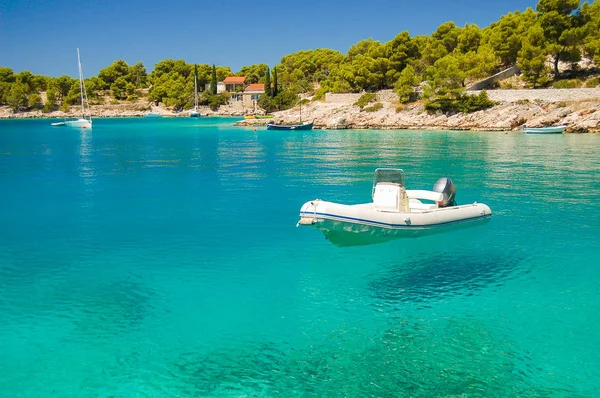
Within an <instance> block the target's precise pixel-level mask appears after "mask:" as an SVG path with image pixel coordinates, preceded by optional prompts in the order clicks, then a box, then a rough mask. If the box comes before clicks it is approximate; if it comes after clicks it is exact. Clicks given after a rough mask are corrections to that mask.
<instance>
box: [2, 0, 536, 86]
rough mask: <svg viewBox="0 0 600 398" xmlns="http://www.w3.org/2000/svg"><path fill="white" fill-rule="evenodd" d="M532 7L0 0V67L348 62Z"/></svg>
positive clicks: (447, 1)
mask: <svg viewBox="0 0 600 398" xmlns="http://www.w3.org/2000/svg"><path fill="white" fill-rule="evenodd" d="M536 3H537V1H535V0H500V1H489V0H429V1H428V0H424V1H414V0H371V1H357V0H345V1H329V0H298V1H293V2H288V1H281V0H280V1H273V0H262V1H246V0H237V1H223V0H213V1H210V2H207V1H191V0H180V1H158V0H145V1H140V0H132V1H128V0H117V1H115V0H77V1H74V0H56V1H50V0H2V1H1V2H0V66H6V67H10V68H13V70H14V71H15V72H20V71H23V70H29V71H31V72H32V73H35V74H43V75H48V76H60V75H63V74H66V75H69V76H73V77H76V76H77V61H76V57H77V55H76V48H77V47H79V48H80V50H81V56H82V63H83V65H84V74H85V75H86V76H92V75H96V74H98V71H99V70H100V69H102V68H104V67H106V66H108V65H110V64H111V63H112V62H113V61H115V60H118V59H124V60H125V61H127V63H129V64H135V63H136V62H138V61H142V62H143V63H144V65H145V66H146V69H147V70H148V72H150V71H151V70H152V69H154V65H155V64H156V63H157V62H158V61H161V60H163V59H167V58H173V59H184V60H185V61H186V62H189V63H208V64H212V63H215V64H217V65H224V66H230V67H231V69H232V70H233V71H234V72H236V71H238V70H239V69H240V68H241V67H242V66H243V65H251V64H255V63H260V62H265V63H267V64H269V65H271V66H273V65H275V64H277V63H279V60H280V59H281V57H282V56H283V55H286V54H289V53H293V52H296V51H299V50H305V49H314V48H319V47H325V48H332V49H335V50H339V51H341V52H343V53H346V52H347V50H348V48H349V47H350V46H351V45H352V44H354V43H356V42H358V41H359V40H363V39H368V38H373V39H374V40H379V41H381V42H386V41H388V40H390V39H392V38H393V37H394V36H395V35H396V34H398V33H400V32H402V31H404V30H407V31H408V32H409V33H410V34H411V36H414V35H420V34H431V32H433V31H434V30H435V29H436V28H437V27H438V26H439V25H440V24H442V23H443V22H446V21H454V22H455V23H456V24H457V25H459V26H463V25H464V24H465V23H475V24H477V25H479V26H480V27H484V26H487V25H489V24H490V23H491V22H493V21H496V20H498V19H499V18H500V16H501V15H503V14H506V13H508V12H511V11H515V10H521V11H523V10H525V9H526V8H527V7H532V8H535V5H536Z"/></svg>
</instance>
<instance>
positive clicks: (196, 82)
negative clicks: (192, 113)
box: [194, 74, 198, 110]
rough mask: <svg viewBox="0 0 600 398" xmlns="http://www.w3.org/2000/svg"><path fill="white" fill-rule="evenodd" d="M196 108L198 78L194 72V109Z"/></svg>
mask: <svg viewBox="0 0 600 398" xmlns="http://www.w3.org/2000/svg"><path fill="white" fill-rule="evenodd" d="M197 109H198V79H197V78H196V74H194V110H197Z"/></svg>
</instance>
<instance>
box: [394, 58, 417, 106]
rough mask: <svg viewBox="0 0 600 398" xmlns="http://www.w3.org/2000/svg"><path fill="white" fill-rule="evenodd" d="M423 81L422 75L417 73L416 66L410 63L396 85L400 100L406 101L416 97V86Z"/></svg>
mask: <svg viewBox="0 0 600 398" xmlns="http://www.w3.org/2000/svg"><path fill="white" fill-rule="evenodd" d="M419 83H421V77H420V76H418V75H417V73H416V71H415V68H413V67H412V66H411V65H408V66H407V67H406V68H404V70H403V71H402V72H400V77H399V78H398V81H397V82H396V84H395V86H394V91H396V93H397V94H398V99H399V100H400V102H402V103H405V102H409V101H411V100H414V99H415V86H417V85H418V84H419Z"/></svg>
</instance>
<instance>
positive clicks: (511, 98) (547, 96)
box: [325, 87, 600, 104]
mask: <svg viewBox="0 0 600 398" xmlns="http://www.w3.org/2000/svg"><path fill="white" fill-rule="evenodd" d="M480 92H481V91H479V90H474V91H465V93H466V94H473V95H477V94H479V93H480ZM487 94H488V96H489V97H490V99H491V100H493V101H499V102H517V101H522V100H529V101H535V100H541V101H545V102H561V101H581V100H595V99H600V88H598V87H596V88H548V89H535V90H534V89H529V90H488V91H487ZM361 95H362V94H360V93H343V94H335V93H327V94H326V95H325V102H326V103H328V104H353V103H355V102H356V101H358V99H359V98H360V96H361ZM377 100H378V101H382V102H391V101H397V100H398V96H397V95H396V93H394V92H393V91H392V90H382V91H380V92H378V93H377Z"/></svg>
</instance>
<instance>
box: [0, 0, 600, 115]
mask: <svg viewBox="0 0 600 398" xmlns="http://www.w3.org/2000/svg"><path fill="white" fill-rule="evenodd" d="M582 57H586V58H588V59H591V60H593V61H594V62H595V63H596V65H598V64H600V0H596V1H594V2H592V3H587V2H586V3H583V4H581V3H580V1H579V0H540V1H539V3H538V4H537V7H536V10H532V9H527V10H525V11H524V12H520V11H515V12H511V13H509V14H506V15H503V16H502V17H501V18H500V19H499V20H498V21H497V22H494V23H492V24H491V25H489V26H487V27H484V28H480V27H478V26H477V25H473V24H467V25H465V26H463V27H459V26H456V25H455V24H454V23H453V22H446V23H444V24H442V25H440V26H439V27H438V28H437V30H436V31H435V32H433V33H432V34H431V35H429V36H425V35H423V36H412V37H411V36H410V34H409V33H408V32H406V31H404V32H401V33H399V34H398V35H397V36H396V37H394V38H393V39H392V40H390V41H388V42H385V43H381V42H379V41H375V40H372V39H367V40H362V41H359V42H358V43H356V44H354V45H353V46H351V47H350V49H349V50H348V52H347V53H346V54H343V53H341V52H339V51H335V50H331V49H323V48H321V49H315V50H306V51H299V52H296V53H293V54H289V55H286V56H284V57H282V58H281V61H280V64H279V65H276V66H275V67H274V68H273V69H272V70H273V71H276V73H278V76H277V79H276V80H277V86H276V88H275V92H276V93H278V94H277V95H278V96H281V98H282V99H281V100H280V101H279V102H277V101H276V100H275V99H273V101H271V102H270V103H269V104H270V105H272V106H274V107H275V109H276V108H277V106H280V107H284V106H286V105H290V104H289V103H288V102H289V101H288V100H287V99H289V98H292V95H295V94H298V93H314V94H315V96H314V98H316V99H319V98H321V97H323V96H324V94H325V93H326V92H336V93H342V92H362V91H376V90H381V89H394V90H395V91H396V92H397V93H398V94H399V98H400V101H401V102H408V101H411V100H413V99H414V98H416V97H415V92H416V90H418V91H419V92H420V93H422V96H423V97H424V98H426V99H436V100H437V99H440V98H442V99H444V98H456V97H460V95H461V94H460V92H461V91H462V90H463V89H464V87H465V86H466V84H467V83H468V82H470V81H474V80H477V79H480V78H483V77H486V76H489V75H491V74H493V73H495V72H497V71H500V70H502V69H503V68H506V67H509V66H511V65H514V64H517V65H518V66H519V67H520V68H521V70H522V73H523V76H522V78H523V81H524V82H525V83H526V84H527V85H529V86H530V87H534V88H536V87H544V86H547V85H551V84H552V85H555V86H557V87H562V86H565V87H579V86H586V85H587V86H596V85H598V78H597V77H595V78H593V77H592V78H589V77H590V76H589V73H594V69H593V68H592V69H591V72H590V71H588V72H586V73H587V74H586V73H584V72H581V71H579V70H578V66H577V64H576V63H577V62H578V61H580V60H581V59H582ZM561 62H566V63H568V64H571V65H572V67H570V69H571V73H569V74H561V73H560V70H559V65H560V63H561ZM215 69H216V75H217V79H218V81H221V80H223V79H224V78H225V77H227V76H229V75H233V74H234V73H233V72H232V71H231V69H230V68H229V67H225V66H218V67H216V68H215ZM596 73H597V71H596ZM194 74H196V75H197V77H198V82H199V87H200V89H201V90H203V89H204V87H205V84H206V83H209V82H210V80H211V74H212V66H211V65H209V64H198V65H194V64H189V63H186V62H185V61H184V60H172V59H167V60H164V61H161V62H159V63H157V64H156V65H155V66H154V70H152V72H151V73H149V74H148V73H147V71H146V67H145V66H144V65H143V64H142V63H141V62H138V63H137V64H135V65H128V64H127V63H126V62H125V61H122V60H119V61H115V62H113V64H112V65H110V66H108V67H106V68H105V69H102V70H101V71H100V73H99V74H98V76H93V77H89V78H87V79H86V87H87V91H88V95H89V96H90V97H91V100H92V101H93V102H95V103H97V104H98V103H106V101H135V100H137V99H139V97H140V96H141V95H143V96H147V99H148V100H149V101H155V102H161V103H164V104H165V105H166V106H169V107H172V108H173V109H184V108H189V107H190V106H192V104H193V88H194V83H193V81H194ZM267 74H268V77H269V80H270V82H273V77H274V76H273V75H272V74H271V72H270V70H269V68H268V66H267V65H266V64H258V65H250V66H244V67H243V68H241V70H240V71H238V72H237V73H235V75H238V76H247V83H264V82H265V78H266V76H267ZM567 77H569V78H571V79H569V80H566V78H567ZM572 77H576V78H579V80H577V79H575V80H573V79H572ZM42 93H45V95H42ZM42 97H44V98H45V100H42ZM108 97H109V98H110V99H107V98H108ZM284 99H285V100H284ZM222 100H226V98H224V99H222V98H218V99H217V98H216V97H211V96H210V93H206V94H205V95H204V96H203V97H201V103H204V104H218V103H221V102H222ZM78 103H79V85H78V81H77V80H76V79H73V78H70V77H68V76H61V77H58V78H54V77H45V76H39V75H33V74H31V73H30V72H28V71H24V72H19V73H14V72H13V71H12V69H10V68H7V67H2V68H0V105H9V106H10V107H12V108H13V109H14V110H17V111H19V110H31V109H43V110H44V111H46V112H50V111H53V110H56V109H59V108H61V107H62V108H68V107H69V106H70V105H75V104H78ZM277 104H279V105H277ZM217 106H218V105H217Z"/></svg>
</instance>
